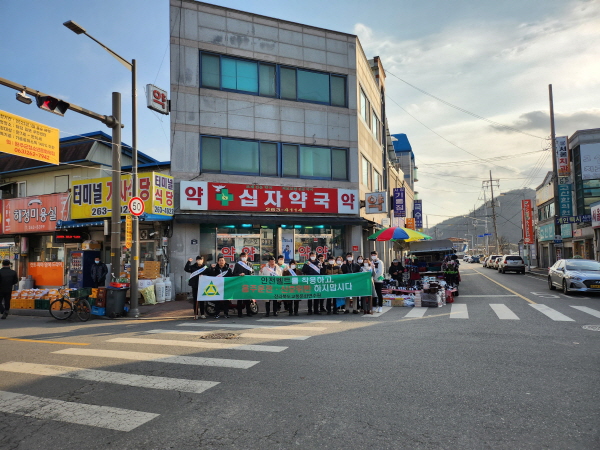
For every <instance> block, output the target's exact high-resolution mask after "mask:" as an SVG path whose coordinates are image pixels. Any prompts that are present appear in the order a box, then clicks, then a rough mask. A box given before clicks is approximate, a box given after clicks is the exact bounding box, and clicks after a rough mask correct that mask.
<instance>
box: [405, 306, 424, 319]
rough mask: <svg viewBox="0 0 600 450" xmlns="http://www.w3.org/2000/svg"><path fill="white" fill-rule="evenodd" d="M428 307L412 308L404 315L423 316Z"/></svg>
mask: <svg viewBox="0 0 600 450" xmlns="http://www.w3.org/2000/svg"><path fill="white" fill-rule="evenodd" d="M427 309H428V308H412V309H411V310H410V311H409V312H408V314H406V315H405V316H404V317H417V318H418V317H423V316H424V315H425V313H426V312H427Z"/></svg>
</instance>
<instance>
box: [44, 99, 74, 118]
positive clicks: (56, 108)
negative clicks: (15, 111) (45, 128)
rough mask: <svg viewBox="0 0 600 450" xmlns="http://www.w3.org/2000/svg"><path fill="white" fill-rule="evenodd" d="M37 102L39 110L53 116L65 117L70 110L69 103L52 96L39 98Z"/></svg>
mask: <svg viewBox="0 0 600 450" xmlns="http://www.w3.org/2000/svg"><path fill="white" fill-rule="evenodd" d="M36 101H37V105H38V108H40V109H43V110H45V111H48V112H51V113H53V114H58V115H59V116H64V115H65V113H66V112H67V110H68V109H69V104H68V103H67V102H63V101H62V100H59V99H57V98H54V97H50V96H46V97H37V99H36Z"/></svg>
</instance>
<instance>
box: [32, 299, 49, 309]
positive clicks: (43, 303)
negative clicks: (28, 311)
mask: <svg viewBox="0 0 600 450" xmlns="http://www.w3.org/2000/svg"><path fill="white" fill-rule="evenodd" d="M34 307H35V309H50V300H43V299H36V300H34Z"/></svg>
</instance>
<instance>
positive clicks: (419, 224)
mask: <svg viewBox="0 0 600 450" xmlns="http://www.w3.org/2000/svg"><path fill="white" fill-rule="evenodd" d="M413 216H415V227H416V228H417V230H420V229H421V228H423V200H415V204H414V211H413Z"/></svg>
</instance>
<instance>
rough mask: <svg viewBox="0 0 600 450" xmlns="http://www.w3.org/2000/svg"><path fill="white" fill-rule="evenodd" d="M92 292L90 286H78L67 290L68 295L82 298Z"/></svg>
mask: <svg viewBox="0 0 600 450" xmlns="http://www.w3.org/2000/svg"><path fill="white" fill-rule="evenodd" d="M91 293H92V288H80V289H74V290H72V291H69V297H71V298H83V297H89V295H90V294H91Z"/></svg>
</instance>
